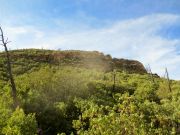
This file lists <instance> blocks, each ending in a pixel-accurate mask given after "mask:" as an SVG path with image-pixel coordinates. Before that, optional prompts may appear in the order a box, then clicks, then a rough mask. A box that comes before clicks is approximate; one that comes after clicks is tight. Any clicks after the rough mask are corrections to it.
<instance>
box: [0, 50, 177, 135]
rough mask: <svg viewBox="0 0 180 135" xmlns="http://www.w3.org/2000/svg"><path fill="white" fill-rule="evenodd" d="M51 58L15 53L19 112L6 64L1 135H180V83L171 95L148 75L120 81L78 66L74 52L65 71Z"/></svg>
mask: <svg viewBox="0 0 180 135" xmlns="http://www.w3.org/2000/svg"><path fill="white" fill-rule="evenodd" d="M49 52H51V53H52V51H44V52H42V51H40V52H38V50H29V52H28V53H27V54H26V55H25V54H24V52H23V51H19V52H18V51H16V52H15V53H18V56H21V55H22V56H23V58H22V59H19V57H17V58H16V57H15V58H14V61H13V62H14V63H15V64H14V68H13V69H14V74H15V82H16V85H17V95H18V101H19V108H17V109H16V110H13V108H12V98H11V90H10V86H9V82H8V80H6V79H4V77H3V76H2V75H4V76H5V75H6V74H3V73H5V72H4V71H5V69H6V68H5V67H4V61H3V59H2V60H1V61H0V65H1V67H0V73H1V79H0V134H2V135H33V134H38V132H43V134H47V135H49V134H50V135H56V134H80V135H81V134H83V135H92V134H102V135H115V134H117V135H136V134H140V135H141V134H142V135H154V134H174V135H177V134H180V82H179V81H173V80H171V81H172V83H171V88H172V92H170V91H169V88H168V85H167V80H166V79H164V78H158V77H155V78H154V81H152V80H151V77H150V75H148V74H144V75H142V74H141V75H140V74H129V73H127V72H123V71H117V72H116V78H115V80H114V76H113V74H114V72H110V71H109V72H104V70H96V69H94V68H84V67H83V68H82V67H77V66H73V64H72V63H74V62H75V61H76V62H77V61H78V60H79V58H78V57H74V52H73V53H72V52H69V53H66V52H64V53H65V56H66V57H65V58H68V59H66V60H65V59H63V62H65V63H66V64H64V65H63V64H62V63H61V64H60V65H59V64H58V63H53V64H52V62H54V60H53V59H52V57H50V56H49ZM75 53H77V54H78V53H79V52H75ZM12 54H13V53H12ZM35 55H37V56H38V58H40V57H41V56H42V59H38V60H37V59H35V58H34V56H35ZM54 55H57V53H56V52H54ZM96 55H97V54H96ZM98 55H100V54H98ZM14 56H16V55H14ZM63 56H64V55H63ZM63 56H62V57H63ZM100 56H101V55H100ZM24 57H26V58H24ZM82 57H87V54H83V56H82ZM88 57H91V58H92V56H88ZM70 59H71V61H70ZM35 61H36V62H35ZM67 62H70V63H71V64H70V65H68V64H67ZM81 64H82V63H81ZM98 68H100V66H99V67H98Z"/></svg>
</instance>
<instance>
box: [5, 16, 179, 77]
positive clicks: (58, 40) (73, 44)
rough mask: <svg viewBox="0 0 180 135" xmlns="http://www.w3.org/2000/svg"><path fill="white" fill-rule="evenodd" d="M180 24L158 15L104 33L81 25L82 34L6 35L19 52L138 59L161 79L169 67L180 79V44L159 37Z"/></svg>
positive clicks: (18, 31)
mask: <svg viewBox="0 0 180 135" xmlns="http://www.w3.org/2000/svg"><path fill="white" fill-rule="evenodd" d="M179 22H180V16H178V15H172V14H155V15H149V16H144V17H141V18H137V19H131V20H125V21H119V22H116V23H114V24H111V25H109V26H106V27H104V28H101V29H100V28H99V29H94V28H91V29H89V28H88V29H84V30H83V29H81V27H80V25H79V29H80V30H79V29H78V31H77V29H76V30H74V31H71V32H68V34H65V33H61V32H60V33H58V32H54V31H48V34H46V31H39V30H38V29H36V28H33V27H22V28H19V27H18V28H10V30H9V31H8V30H7V31H8V32H10V33H11V36H10V38H12V39H13V40H14V41H16V43H15V46H16V47H18V48H42V47H43V48H50V49H57V48H61V49H78V50H79V49H82V50H98V51H102V52H105V53H109V54H111V55H112V56H113V57H119V58H129V59H137V60H139V61H141V62H142V63H143V64H144V65H147V64H150V65H151V68H152V71H153V72H157V73H159V74H160V75H163V73H164V69H165V67H167V68H168V69H169V72H170V76H171V77H172V78H174V79H180V71H179V70H178V67H179V66H180V55H178V54H177V51H178V50H176V46H177V45H180V40H178V39H166V38H165V37H162V36H161V35H160V34H161V33H160V30H161V29H164V28H166V27H169V26H170V25H173V24H176V23H179ZM71 24H72V23H71ZM74 27H76V26H74ZM13 37H15V38H13ZM20 37H22V38H23V40H22V38H20ZM18 44H19V45H18ZM16 47H14V48H16Z"/></svg>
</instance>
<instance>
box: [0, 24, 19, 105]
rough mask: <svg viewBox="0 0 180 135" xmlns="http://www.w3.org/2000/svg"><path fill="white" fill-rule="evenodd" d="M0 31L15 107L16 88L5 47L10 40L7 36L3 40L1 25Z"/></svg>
mask: <svg viewBox="0 0 180 135" xmlns="http://www.w3.org/2000/svg"><path fill="white" fill-rule="evenodd" d="M0 32H1V35H0V37H1V39H0V41H1V42H2V44H1V45H2V46H3V47H4V50H5V53H6V60H7V73H8V77H9V80H10V83H11V89H12V97H13V102H14V107H15V108H16V107H17V106H18V104H17V94H16V93H17V90H16V85H15V82H14V77H13V74H12V67H11V59H10V55H9V51H8V48H7V44H8V43H9V42H10V41H8V38H7V39H6V40H5V37H4V33H3V30H2V28H1V27H0Z"/></svg>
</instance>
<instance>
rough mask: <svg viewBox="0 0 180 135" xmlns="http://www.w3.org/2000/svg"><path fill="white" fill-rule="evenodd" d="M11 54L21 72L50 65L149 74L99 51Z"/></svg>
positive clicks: (139, 66) (137, 64)
mask: <svg viewBox="0 0 180 135" xmlns="http://www.w3.org/2000/svg"><path fill="white" fill-rule="evenodd" d="M10 54H11V58H12V62H13V64H14V67H15V68H17V67H18V69H19V70H20V69H21V68H22V69H24V70H25V69H27V70H30V69H32V68H34V67H38V66H39V65H42V64H46V65H47V64H49V65H54V66H73V67H82V68H89V69H97V70H103V71H105V72H108V71H112V70H113V69H116V70H118V71H125V72H128V73H139V74H144V73H147V72H146V70H145V68H144V66H143V64H142V63H140V62H139V61H136V60H127V59H118V58H112V57H111V56H110V55H104V54H103V53H100V52H98V51H77V50H68V51H53V50H40V49H24V50H14V51H11V52H10ZM3 55H4V53H0V56H1V58H2V57H3ZM27 66H28V68H27ZM21 71H22V70H21Z"/></svg>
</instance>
